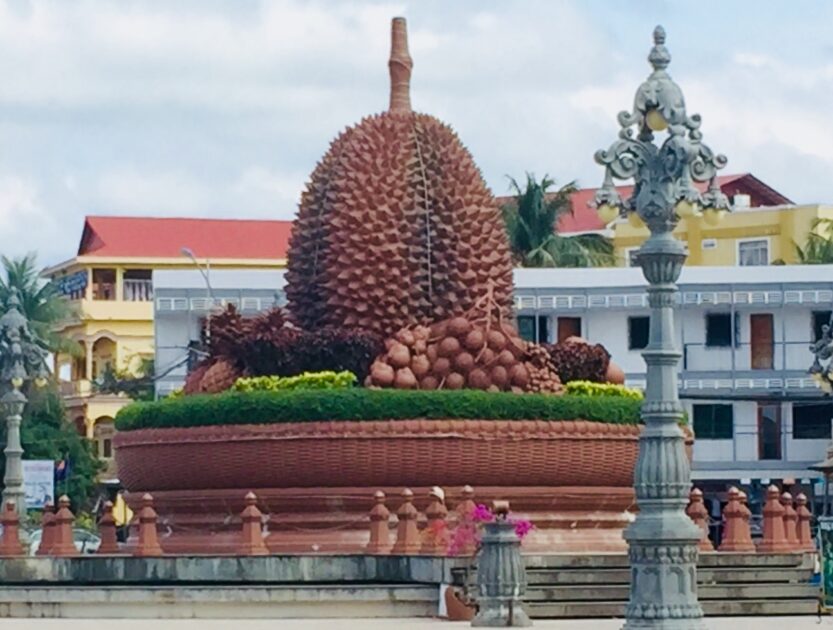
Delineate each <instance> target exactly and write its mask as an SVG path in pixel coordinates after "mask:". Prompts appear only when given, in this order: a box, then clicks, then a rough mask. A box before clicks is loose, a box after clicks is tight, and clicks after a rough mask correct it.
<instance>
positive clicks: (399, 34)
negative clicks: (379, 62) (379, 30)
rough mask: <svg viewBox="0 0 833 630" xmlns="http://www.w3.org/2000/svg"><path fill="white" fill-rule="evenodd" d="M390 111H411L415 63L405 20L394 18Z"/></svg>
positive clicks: (391, 46) (391, 31) (390, 62)
mask: <svg viewBox="0 0 833 630" xmlns="http://www.w3.org/2000/svg"><path fill="white" fill-rule="evenodd" d="M390 36H391V42H390V60H389V61H388V69H389V70H390V111H392V112H410V111H411V68H413V67H414V62H413V60H412V59H411V55H410V54H409V53H408V27H407V24H406V23H405V18H401V17H398V18H393V21H392V22H391V27H390Z"/></svg>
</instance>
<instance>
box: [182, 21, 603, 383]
mask: <svg viewBox="0 0 833 630" xmlns="http://www.w3.org/2000/svg"><path fill="white" fill-rule="evenodd" d="M412 66H413V63H412V61H411V57H410V55H409V53H408V45H407V35H406V31H405V20H404V19H402V18H396V19H394V21H393V27H392V49H391V57H390V61H389V68H390V75H391V95H390V108H389V110H388V111H386V112H384V113H382V114H379V115H376V116H371V117H368V118H365V119H363V120H362V121H361V122H360V123H359V124H358V125H355V126H353V127H350V128H348V129H347V130H345V131H344V132H342V133H341V134H340V135H339V136H338V137H337V138H336V139H335V140H334V141H333V143H332V144H331V146H330V149H329V151H328V152H327V154H326V155H325V156H324V157H323V159H322V160H321V161H320V162H319V164H318V165H317V166H316V168H315V170H314V171H313V173H312V176H311V178H310V182H309V184H308V185H307V188H306V190H305V192H304V193H303V195H302V198H301V204H300V207H299V211H298V217H297V219H296V220H295V223H294V225H293V230H292V236H291V239H290V245H289V252H288V268H287V273H286V280H287V286H286V295H287V298H288V301H289V312H290V317H291V323H287V324H286V327H283V324H281V326H280V327H279V328H280V330H278V332H277V333H274V331H273V333H271V334H270V335H266V336H264V335H260V337H258V338H260V339H263V340H269V341H268V342H269V343H272V345H273V346H274V348H273V349H274V350H275V352H273V355H272V356H277V354H279V353H277V350H279V349H281V348H284V349H287V351H289V352H296V353H297V352H298V347H299V346H300V347H301V349H302V350H303V348H305V347H306V346H307V345H308V344H309V340H305V339H304V338H303V337H301V336H298V335H296V334H291V333H289V332H288V331H287V328H292V327H293V326H294V327H295V329H296V330H300V331H319V330H322V329H330V330H337V331H343V332H344V333H345V334H346V333H348V332H350V331H363V334H365V335H377V339H378V348H379V350H380V351H381V354H378V353H377V354H378V356H377V354H374V355H372V356H370V357H369V360H368V361H367V363H366V364H364V365H363V366H361V369H356V368H355V367H353V366H348V365H339V366H335V365H326V366H323V369H351V371H354V373H356V374H357V376H358V377H359V378H360V379H362V380H363V381H364V384H365V385H367V386H371V387H396V388H402V389H423V390H433V389H461V388H473V389H481V390H489V391H513V392H548V393H558V392H560V391H561V390H562V384H561V383H562V380H569V379H564V374H565V373H566V372H568V371H570V370H572V371H573V372H577V371H581V370H580V369H579V370H576V369H573V367H575V366H573V367H571V366H570V361H571V357H572V358H573V359H576V360H586V359H588V358H589V357H591V356H593V357H595V360H594V361H593V362H591V363H592V365H594V366H596V367H594V368H593V370H591V371H594V372H595V373H598V374H597V378H592V377H589V378H591V380H604V379H603V375H604V374H605V373H606V372H607V369H608V363H609V355H608V354H607V352H606V351H605V350H604V349H603V348H601V347H600V346H590V345H587V344H571V345H570V347H569V348H566V349H565V348H564V347H562V344H559V345H556V346H546V345H536V344H531V343H527V342H525V341H523V340H522V339H521V338H520V335H519V334H518V330H517V328H516V327H515V326H514V324H513V322H512V303H513V295H512V293H513V285H512V261H511V256H510V251H509V243H508V239H507V235H506V229H505V226H504V222H503V217H502V216H501V213H500V210H499V209H498V207H497V203H496V201H495V199H494V197H493V196H492V194H491V192H490V191H489V189H488V187H487V186H486V184H485V182H484V181H483V178H482V176H481V173H480V171H479V169H478V168H477V166H476V164H475V163H474V160H473V158H472V156H471V154H470V153H469V152H468V150H467V149H466V148H465V147H464V146H463V145H462V143H461V142H460V140H459V139H458V137H457V136H456V134H455V133H454V132H453V131H452V130H451V128H450V127H448V126H447V125H445V124H444V123H442V122H441V121H439V120H437V119H436V118H434V117H432V116H429V115H426V114H418V113H415V112H413V111H412V110H411V102H410V94H409V90H410V75H411V68H412ZM278 319H279V318H278ZM264 321H265V325H266V327H267V328H268V327H269V326H270V325H273V324H276V323H277V322H276V319H275V318H271V319H270V318H268V317H267V318H266V319H265V320H264ZM273 327H274V326H273ZM254 328H257V326H254ZM307 334H312V333H307ZM215 336H217V335H215ZM382 342H384V345H382ZM263 343H267V341H264V342H263ZM359 345H360V346H361V348H368V349H369V348H372V347H373V343H372V341H369V340H368V339H367V338H365V339H363V340H362V341H361V343H360V344H359ZM578 345H582V346H583V349H582V350H579V349H578ZM356 347H357V346H356V344H355V343H354V344H353V346H351V348H353V349H354V350H355V348H356ZM382 348H384V350H382ZM237 350H238V351H237V352H235V351H229V350H227V351H225V352H221V353H220V354H219V355H218V356H214V357H213V364H212V365H211V366H210V367H206V371H205V373H204V374H202V375H200V379H199V382H196V381H197V379H193V380H194V381H195V384H194V385H193V386H192V387H191V388H190V389H191V390H192V391H193V390H194V389H196V390H197V391H216V389H217V387H218V386H219V385H227V384H228V383H229V381H230V380H231V379H232V377H233V376H234V375H235V374H248V375H261V374H263V373H264V372H265V368H264V366H263V365H262V364H261V365H260V366H256V367H254V368H252V366H250V365H249V363H250V357H251V356H252V355H253V354H258V352H259V349H258V348H257V347H252V346H251V345H250V346H248V347H246V348H243V349H240V348H238V349H237ZM235 354H236V356H237V359H229V357H234V356H235ZM215 355H216V353H215ZM352 356H356V352H353V355H352ZM565 357H566V358H565ZM374 358H375V360H374ZM599 360H600V361H601V363H599ZM295 363H296V364H298V362H297V361H296V362H295ZM308 363H309V362H308ZM313 363H315V362H313ZM267 367H268V366H267ZM368 370H369V373H368ZM274 373H276V374H281V372H280V370H275V371H274ZM559 374H561V377H559ZM583 377H584V378H588V376H587V375H586V374H584V375H583Z"/></svg>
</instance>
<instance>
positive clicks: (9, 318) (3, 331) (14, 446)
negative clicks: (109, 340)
mask: <svg viewBox="0 0 833 630" xmlns="http://www.w3.org/2000/svg"><path fill="white" fill-rule="evenodd" d="M7 306H8V308H7V310H6V312H5V313H4V314H3V316H2V317H0V349H2V350H3V353H2V356H0V367H2V374H0V376H1V377H2V381H3V382H8V383H9V386H10V387H9V389H8V391H6V393H5V394H3V397H2V398H0V403H2V406H3V409H4V411H5V413H6V446H5V448H4V449H3V454H4V455H5V457H6V467H5V470H4V474H3V505H6V504H7V503H9V502H11V503H14V505H15V509H16V510H17V513H18V515H23V514H25V513H26V500H25V491H24V489H23V446H22V445H21V442H20V423H21V422H22V420H23V409H24V408H25V407H26V402H27V400H26V396H25V395H24V394H23V392H21V391H20V389H21V387H23V384H24V383H25V382H26V381H27V380H29V379H30V378H31V376H30V372H29V369H34V380H35V383H36V384H37V385H38V386H42V385H43V384H44V382H45V380H46V364H45V357H44V354H45V353H44V351H43V350H42V349H41V348H40V347H39V346H38V345H37V343H36V342H35V340H34V338H33V337H32V334H31V332H30V331H29V323H28V322H27V321H26V318H25V317H24V316H23V315H22V314H21V312H20V300H19V299H18V297H17V295H15V294H12V296H11V297H10V298H9V303H8V305H7ZM27 368H29V369H27Z"/></svg>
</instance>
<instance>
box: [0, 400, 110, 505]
mask: <svg viewBox="0 0 833 630" xmlns="http://www.w3.org/2000/svg"><path fill="white" fill-rule="evenodd" d="M26 395H27V396H28V398H29V403H28V404H27V405H26V409H25V410H24V412H23V422H22V423H21V425H20V441H21V443H22V445H23V453H24V454H23V458H24V459H49V460H52V461H60V460H64V461H68V462H69V465H70V474H69V476H68V478H67V479H66V480H65V481H57V482H56V485H55V494H56V496H60V495H62V494H66V495H68V496H69V498H70V499H71V500H72V505H73V509H74V510H76V511H78V510H82V509H88V508H89V506H90V501H91V499H92V498H93V496H94V492H95V487H96V476H97V475H98V473H99V472H100V471H101V470H102V469H103V467H104V465H103V464H102V463H101V462H100V461H99V460H98V459H97V458H96V457H95V455H93V452H92V450H91V445H90V443H89V441H88V440H86V439H85V438H84V437H83V436H81V435H80V434H79V433H78V431H77V430H76V428H75V426H73V425H72V424H71V423H70V422H68V421H67V419H66V410H65V408H64V405H63V402H62V400H61V397H60V395H59V394H58V392H57V391H56V389H55V387H54V386H53V385H52V384H50V385H48V386H47V387H45V388H43V389H38V388H36V387H31V386H30V387H29V388H28V389H27V392H26ZM2 437H3V443H4V444H5V441H6V439H5V437H6V436H5V429H4V430H3V436H2ZM5 466H6V459H5V457H4V456H3V454H2V453H0V470H5Z"/></svg>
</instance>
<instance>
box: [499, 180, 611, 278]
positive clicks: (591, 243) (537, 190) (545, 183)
mask: <svg viewBox="0 0 833 630" xmlns="http://www.w3.org/2000/svg"><path fill="white" fill-rule="evenodd" d="M509 183H510V187H511V188H512V190H513V191H514V193H515V200H514V202H513V203H509V204H506V205H505V206H503V208H502V209H501V211H502V212H503V220H504V222H505V223H506V231H507V232H508V235H509V244H510V247H511V249H512V255H513V257H514V259H515V262H516V263H517V264H519V265H521V266H522V267H609V266H612V265H613V264H614V261H615V259H614V255H613V243H612V242H611V241H610V239H608V238H605V237H604V236H602V235H601V234H577V235H574V236H562V235H561V234H558V219H559V218H560V217H561V216H562V215H564V214H566V213H570V214H572V212H573V208H572V204H571V201H570V198H571V195H572V194H573V193H574V192H575V191H576V184H575V182H570V183H569V184H566V185H564V186H562V187H561V188H559V189H558V190H557V191H554V192H550V189H551V188H552V187H553V186H554V185H555V180H553V179H551V178H550V177H549V176H548V175H545V176H544V177H543V179H541V181H540V182H539V181H537V180H536V179H535V175H534V174H532V173H527V174H526V185H525V186H524V187H523V188H521V185H520V184H519V183H518V182H517V181H516V180H515V179H514V178H512V177H510V178H509Z"/></svg>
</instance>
